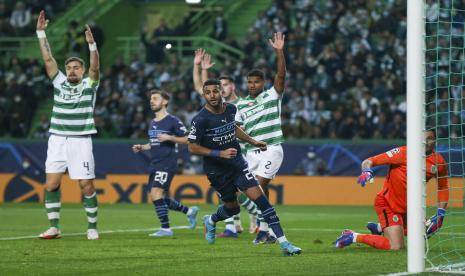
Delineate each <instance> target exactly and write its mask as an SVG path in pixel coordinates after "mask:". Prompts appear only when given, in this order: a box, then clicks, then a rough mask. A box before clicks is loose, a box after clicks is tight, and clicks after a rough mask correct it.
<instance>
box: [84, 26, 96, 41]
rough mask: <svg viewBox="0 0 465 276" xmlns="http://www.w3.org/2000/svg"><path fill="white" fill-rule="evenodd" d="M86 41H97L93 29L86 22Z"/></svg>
mask: <svg viewBox="0 0 465 276" xmlns="http://www.w3.org/2000/svg"><path fill="white" fill-rule="evenodd" d="M85 34H86V41H87V43H88V44H92V43H94V42H95V40H94V36H93V35H92V30H91V29H90V27H89V25H87V24H86V31H85Z"/></svg>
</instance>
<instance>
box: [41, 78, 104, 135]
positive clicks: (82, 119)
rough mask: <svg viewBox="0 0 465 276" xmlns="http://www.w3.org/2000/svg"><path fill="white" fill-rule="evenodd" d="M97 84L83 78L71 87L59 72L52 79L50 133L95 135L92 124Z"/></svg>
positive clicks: (93, 123)
mask: <svg viewBox="0 0 465 276" xmlns="http://www.w3.org/2000/svg"><path fill="white" fill-rule="evenodd" d="M98 85H99V82H98V81H94V80H91V79H90V78H88V77H87V78H85V79H83V80H81V82H80V83H78V84H76V85H73V84H70V83H69V82H68V80H67V79H66V76H65V74H63V73H62V72H61V71H59V72H58V74H57V75H56V76H55V77H54V78H53V88H54V91H53V110H52V119H51V122H50V130H49V132H50V133H54V134H61V135H88V134H94V133H97V129H96V128H95V122H94V106H95V99H96V97H95V94H96V92H97V89H98Z"/></svg>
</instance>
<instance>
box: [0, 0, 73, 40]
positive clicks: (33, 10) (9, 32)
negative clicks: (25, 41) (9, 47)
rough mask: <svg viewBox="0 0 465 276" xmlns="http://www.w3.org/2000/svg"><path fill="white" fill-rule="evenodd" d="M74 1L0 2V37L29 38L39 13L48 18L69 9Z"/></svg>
mask: <svg viewBox="0 0 465 276" xmlns="http://www.w3.org/2000/svg"><path fill="white" fill-rule="evenodd" d="M74 2H77V1H76V0H71V1H69V0H23V1H12V0H0V36H30V34H31V33H34V31H35V25H36V22H37V17H38V15H39V12H40V11H41V10H42V9H44V10H45V12H46V13H47V15H48V16H49V18H51V19H54V18H56V16H58V14H59V13H60V12H62V11H64V10H65V9H67V8H69V7H70V6H71V4H73V3H74Z"/></svg>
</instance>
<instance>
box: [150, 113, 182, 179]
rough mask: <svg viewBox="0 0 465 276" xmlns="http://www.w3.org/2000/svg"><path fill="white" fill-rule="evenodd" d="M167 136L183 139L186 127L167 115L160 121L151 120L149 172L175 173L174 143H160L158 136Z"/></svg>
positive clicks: (175, 154)
mask: <svg viewBox="0 0 465 276" xmlns="http://www.w3.org/2000/svg"><path fill="white" fill-rule="evenodd" d="M160 134H168V135H172V136H177V137H184V136H186V134H187V130H186V127H185V126H184V124H183V123H182V122H181V120H179V119H178V118H177V117H176V116H173V115H171V114H168V115H167V116H166V117H165V118H163V119H161V120H160V121H155V120H152V121H151V122H150V128H149V131H148V135H149V139H150V152H151V154H152V160H151V162H150V167H149V170H150V172H155V171H169V172H173V171H176V166H177V163H176V159H177V150H176V143H174V142H171V141H164V142H160V140H158V135H160Z"/></svg>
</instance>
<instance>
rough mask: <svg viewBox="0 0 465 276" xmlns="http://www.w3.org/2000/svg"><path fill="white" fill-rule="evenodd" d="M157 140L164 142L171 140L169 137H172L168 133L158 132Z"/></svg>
mask: <svg viewBox="0 0 465 276" xmlns="http://www.w3.org/2000/svg"><path fill="white" fill-rule="evenodd" d="M157 138H158V140H160V142H165V141H171V138H173V137H172V136H171V135H168V134H158V137H157Z"/></svg>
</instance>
